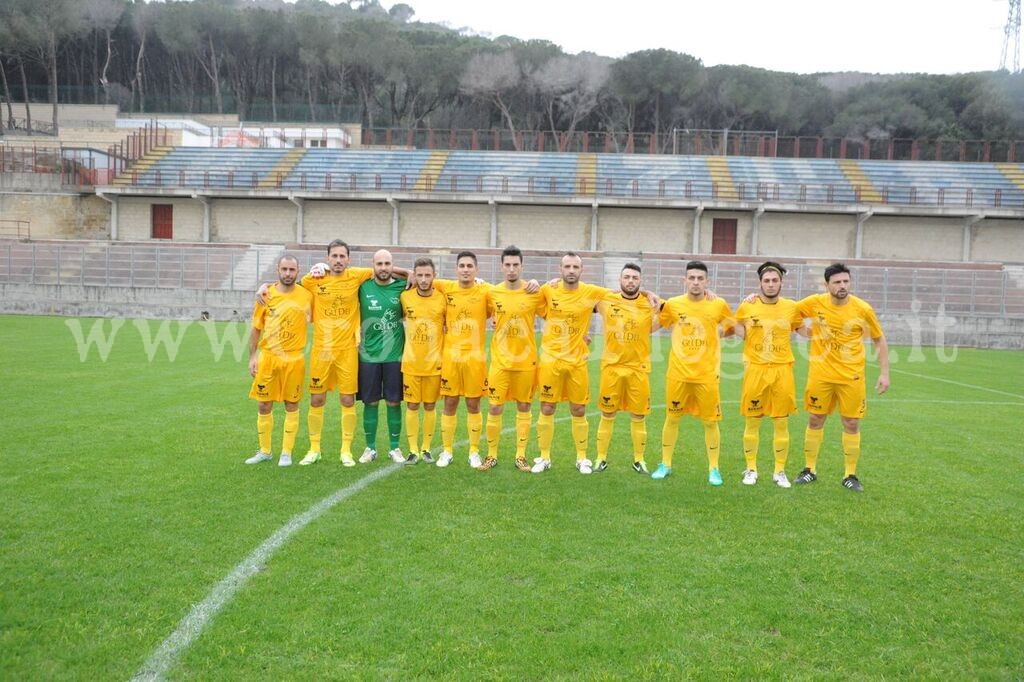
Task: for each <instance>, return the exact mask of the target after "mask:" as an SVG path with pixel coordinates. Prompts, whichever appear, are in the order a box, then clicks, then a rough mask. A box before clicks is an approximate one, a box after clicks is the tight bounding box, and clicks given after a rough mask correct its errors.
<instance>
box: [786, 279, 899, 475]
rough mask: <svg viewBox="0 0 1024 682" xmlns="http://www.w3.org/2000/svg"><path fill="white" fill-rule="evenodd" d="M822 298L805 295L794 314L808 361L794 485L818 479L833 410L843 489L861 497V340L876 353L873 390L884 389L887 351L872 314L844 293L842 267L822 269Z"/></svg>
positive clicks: (864, 393)
mask: <svg viewBox="0 0 1024 682" xmlns="http://www.w3.org/2000/svg"><path fill="white" fill-rule="evenodd" d="M825 285H826V287H827V288H828V293H824V294H816V295H813V296H808V297H807V298H805V299H803V300H802V301H800V303H799V304H798V305H799V311H800V314H801V315H802V316H803V317H804V318H809V319H810V321H811V356H810V364H809V367H808V373H807V389H806V390H805V392H804V409H805V410H807V412H808V420H807V432H806V433H805V435H804V458H805V466H804V470H803V471H801V472H800V475H799V476H798V477H797V478H796V483H799V484H806V483H813V482H814V481H816V480H817V479H818V476H817V464H818V451H819V450H820V449H821V441H822V437H823V435H824V428H825V419H826V418H827V417H828V415H829V414H831V413H832V411H833V410H834V409H835V408H836V406H837V405H838V407H839V415H840V417H842V420H843V457H844V460H845V465H846V466H845V473H844V475H843V481H842V483H843V486H844V487H845V488H847V489H849V490H852V491H854V492H861V491H863V490H864V486H863V485H862V484H861V482H860V480H859V479H858V478H857V460H858V459H860V420H861V419H863V418H864V415H865V414H866V413H867V380H866V378H865V372H864V370H865V352H864V337H870V338H871V340H872V341H873V342H874V344H875V347H876V348H877V349H878V366H879V374H878V381H877V382H876V383H875V390H876V391H877V392H878V393H879V394H881V393H885V392H886V391H887V390H889V346H888V344H887V343H886V341H885V335H884V334H883V333H882V327H881V325H879V324H878V318H877V317H876V316H875V311H874V309H873V308H872V307H871V306H870V305H869V304H868V303H867V301H864V300H861V299H859V298H857V297H856V296H854V295H852V294H851V293H850V270H849V268H847V267H846V266H845V265H843V264H842V263H834V264H832V265H830V266H828V267H827V268H825Z"/></svg>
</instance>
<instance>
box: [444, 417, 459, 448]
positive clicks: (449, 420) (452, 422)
mask: <svg viewBox="0 0 1024 682" xmlns="http://www.w3.org/2000/svg"><path fill="white" fill-rule="evenodd" d="M458 423H459V422H458V415H455V414H444V413H443V412H442V413H441V446H442V447H443V448H444V451H445V452H452V450H454V449H455V427H456V426H457V425H458ZM453 454H454V453H453Z"/></svg>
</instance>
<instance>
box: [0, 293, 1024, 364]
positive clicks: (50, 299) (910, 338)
mask: <svg viewBox="0 0 1024 682" xmlns="http://www.w3.org/2000/svg"><path fill="white" fill-rule="evenodd" d="M204 311H205V312H208V313H209V315H210V319H212V320H219V321H224V320H227V321H239V320H247V319H249V315H250V312H251V311H252V293H251V292H249V291H224V290H202V289H169V288H149V287H134V288H128V287H92V286H79V285H42V284H34V285H33V284H0V313H3V314H11V313H13V314H24V315H62V316H67V317H121V318H141V319H176V320H199V319H200V315H201V314H202V313H203V312H204ZM881 323H882V327H883V328H884V329H885V334H886V338H887V339H888V340H889V343H892V344H900V345H917V346H920V347H923V348H935V347H941V348H944V349H946V352H950V351H951V349H952V347H953V346H970V347H980V348H1005V349H1017V350H1022V349H1024V319H1021V318H995V317H981V316H976V317H971V316H966V315H959V316H956V315H951V316H946V317H945V318H943V319H941V320H940V319H936V318H935V316H934V315H928V314H922V315H910V314H897V315H882V316H881ZM901 352H903V351H901ZM905 360H906V358H904V361H905ZM897 362H899V361H898V360H897ZM895 366H898V365H895Z"/></svg>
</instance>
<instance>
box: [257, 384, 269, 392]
mask: <svg viewBox="0 0 1024 682" xmlns="http://www.w3.org/2000/svg"><path fill="white" fill-rule="evenodd" d="M256 388H257V389H259V392H260V393H266V392H267V385H266V384H256Z"/></svg>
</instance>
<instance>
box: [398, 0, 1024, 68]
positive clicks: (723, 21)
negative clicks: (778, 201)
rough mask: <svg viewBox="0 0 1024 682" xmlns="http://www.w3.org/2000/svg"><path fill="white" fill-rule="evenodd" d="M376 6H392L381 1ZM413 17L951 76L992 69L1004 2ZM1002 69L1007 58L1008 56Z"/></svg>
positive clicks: (675, 4)
mask: <svg viewBox="0 0 1024 682" xmlns="http://www.w3.org/2000/svg"><path fill="white" fill-rule="evenodd" d="M381 4H382V5H384V6H385V7H391V6H392V5H393V4H395V3H394V2H391V1H390V0H381ZM406 4H408V5H411V6H412V7H413V9H415V10H416V17H415V18H416V19H418V20H420V21H429V22H437V23H445V24H447V25H448V26H450V27H452V28H462V27H466V28H469V29H472V31H473V32H474V33H479V34H482V35H488V36H490V37H497V36H499V35H502V34H508V35H513V36H516V37H517V38H522V39H531V38H542V39H546V40H550V41H551V42H553V43H556V44H558V45H561V46H562V48H563V49H564V50H565V51H566V52H570V53H576V52H583V51H589V52H596V53H598V54H602V55H606V56H609V57H621V56H623V55H625V54H628V53H630V52H635V51H637V50H645V49H652V48H658V47H664V48H668V49H670V50H675V51H677V52H685V53H687V54H691V55H693V56H694V57H697V58H698V59H701V60H702V61H703V62H704V65H705V66H713V65H715V64H749V65H751V66H759V67H763V68H767V69H774V70H779V71H793V72H797V73H813V72H817V71H865V72H869V73H899V72H927V73H958V72H966V71H990V70H993V69H996V68H997V67H998V66H999V58H1000V55H1001V53H1002V45H1003V26H1004V25H1005V24H1006V17H1007V12H1008V2H1007V0H856V1H849V0H817V1H814V0H765V1H764V2H754V1H753V0H732V1H730V0H703V1H701V2H692V1H689V0H628V1H627V2H617V3H608V2H605V3H602V2H594V1H593V0H591V1H589V2H580V1H578V0H518V1H516V2H502V3H495V2H483V1H481V0H407V1H406ZM1009 61H1010V62H1011V63H1010V66H1011V67H1012V52H1011V56H1010V57H1009Z"/></svg>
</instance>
